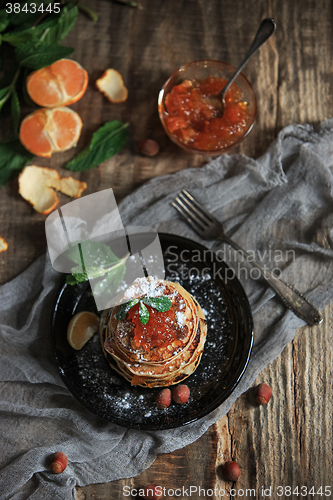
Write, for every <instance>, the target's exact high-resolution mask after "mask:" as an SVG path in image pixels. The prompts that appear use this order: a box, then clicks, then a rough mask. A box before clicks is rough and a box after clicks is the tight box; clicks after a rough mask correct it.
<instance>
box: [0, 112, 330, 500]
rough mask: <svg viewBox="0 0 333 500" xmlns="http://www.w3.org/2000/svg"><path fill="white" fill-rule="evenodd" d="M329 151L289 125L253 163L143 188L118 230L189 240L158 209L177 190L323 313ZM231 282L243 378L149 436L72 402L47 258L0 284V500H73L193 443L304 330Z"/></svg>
mask: <svg viewBox="0 0 333 500" xmlns="http://www.w3.org/2000/svg"><path fill="white" fill-rule="evenodd" d="M332 153H333V120H328V121H326V122H324V123H322V124H321V125H320V127H318V129H316V130H314V129H313V128H312V127H311V126H310V125H305V126H299V125H292V126H288V127H286V128H285V129H284V130H282V131H281V132H280V134H279V136H278V139H277V140H276V141H275V142H274V143H273V144H272V146H271V147H270V148H269V150H268V151H267V153H266V154H264V155H263V156H262V157H261V158H259V159H258V160H256V161H255V160H253V159H251V158H247V157H246V156H244V155H231V156H228V155H223V156H221V157H219V158H216V159H214V160H212V161H210V162H208V163H207V164H206V165H205V166H204V167H203V168H201V169H188V170H184V171H181V172H178V173H176V174H173V175H168V176H165V177H160V178H156V179H153V180H152V181H150V182H148V183H147V184H145V185H144V186H142V187H141V188H140V189H138V190H137V191H136V192H135V193H133V194H132V195H130V196H129V197H127V198H126V199H125V200H124V201H123V202H122V203H121V204H120V207H119V208H120V211H121V214H122V218H123V223H124V225H129V224H132V225H140V224H142V225H147V224H149V225H152V226H154V227H155V228H157V229H159V230H160V231H164V232H169V233H175V234H181V235H184V236H187V237H191V238H194V239H196V240H198V241H199V239H198V237H197V236H196V235H195V234H194V233H193V232H192V231H191V229H189V228H188V227H187V226H186V224H184V222H183V221H181V220H180V218H179V216H178V214H177V213H176V211H175V209H174V208H173V207H171V206H170V203H169V201H170V200H171V199H172V198H173V197H174V195H175V194H176V193H177V192H178V191H179V190H180V189H182V188H185V187H186V188H187V189H189V190H190V191H191V192H192V193H193V195H194V196H196V197H197V198H198V199H199V200H200V201H201V202H202V203H203V204H205V206H206V207H207V208H208V209H209V210H211V211H213V212H214V213H215V215H216V216H217V217H218V218H219V219H220V220H221V221H224V222H225V228H226V230H227V232H228V234H229V235H230V236H232V237H233V238H234V239H235V240H236V241H237V242H238V243H239V244H240V245H242V246H243V247H245V248H247V249H249V250H250V249H251V250H253V251H254V250H255V251H256V252H257V253H256V256H257V258H258V256H259V258H260V259H261V261H262V263H263V264H265V263H267V265H269V267H279V268H281V270H282V276H283V278H284V279H285V280H286V281H288V282H290V283H294V284H295V286H296V287H297V288H298V289H299V290H300V291H301V292H304V293H306V295H307V296H308V298H309V299H310V300H311V301H312V302H313V303H314V304H315V305H316V306H317V307H318V308H319V309H322V308H323V307H324V306H325V305H327V304H328V303H330V302H331V301H332V299H333V287H332V278H333V260H332V256H333V250H332V245H333V214H332V209H333V191H332V181H333V177H332V175H333V160H332V159H333V154H332ZM282 165H283V166H282ZM277 228H278V229H279V230H278V231H277ZM273 235H274V237H273ZM277 235H282V236H277ZM214 248H215V247H214ZM216 248H218V249H220V250H221V251H222V250H223V251H224V252H225V258H226V261H227V263H228V264H229V265H231V266H233V267H234V269H235V270H237V269H238V265H239V259H238V258H237V256H235V255H234V254H233V253H232V252H229V250H228V247H226V246H224V245H220V246H218V247H216ZM265 251H266V253H265ZM269 251H270V252H269ZM290 251H292V252H293V253H292V256H293V257H292V258H290ZM243 267H244V266H243ZM245 267H246V266H245ZM240 278H241V281H242V284H243V285H244V287H245V289H246V291H247V293H248V296H249V299H250V302H251V305H252V309H253V313H254V323H255V344H254V349H253V354H252V357H251V360H250V363H249V366H248V369H247V371H246V373H245V375H244V377H243V378H242V380H241V382H240V384H239V385H238V387H237V388H236V390H235V391H234V393H233V394H232V395H231V396H230V397H229V399H228V400H227V401H226V402H225V403H224V404H223V405H222V406H221V407H219V408H218V409H217V410H215V411H214V412H213V413H211V414H210V415H208V416H207V417H206V418H203V419H201V420H199V421H198V422H196V423H193V424H191V425H188V426H185V427H182V428H179V429H172V430H166V431H160V432H144V431H135V430H127V429H124V428H121V427H117V426H115V425H112V424H110V423H106V422H104V421H102V420H100V419H99V418H98V417H96V416H94V415H93V414H91V413H90V412H89V411H88V410H85V408H83V407H82V406H81V405H80V404H79V403H77V402H76V400H75V399H74V397H73V396H72V395H71V394H70V393H69V392H68V390H67V389H66V387H65V386H64V384H63V382H62V379H61V378H60V375H59V374H58V372H57V368H56V366H55V365H54V362H53V360H52V352H51V346H50V336H49V324H50V314H51V310H52V304H53V300H54V297H55V294H56V291H57V287H58V286H59V283H60V280H62V279H63V276H61V275H59V274H58V273H56V272H55V271H53V269H52V268H51V265H50V262H49V259H48V258H46V259H45V258H40V259H38V260H37V261H36V262H35V263H34V264H33V265H32V266H30V267H29V269H27V270H26V271H25V272H24V273H23V274H21V275H20V276H18V277H17V278H15V279H14V280H13V281H11V282H10V283H7V284H5V285H3V286H2V287H1V289H0V353H1V354H0V380H1V396H0V412H1V426H0V446H1V454H0V499H1V500H5V499H9V498H10V499H15V500H23V499H27V498H29V499H31V500H36V499H43V500H51V499H52V500H56V499H61V500H65V499H66V500H68V499H69V498H75V485H76V484H77V485H80V486H83V485H87V484H90V483H98V482H107V481H113V480H116V479H119V478H126V477H132V476H135V475H137V474H139V473H140V472H141V471H142V470H143V469H145V468H147V467H149V466H150V465H151V464H152V463H153V461H154V460H155V458H156V455H157V454H158V453H168V452H171V451H173V450H175V449H177V448H181V447H183V446H185V445H187V444H189V443H192V442H193V441H195V440H196V439H198V438H199V437H200V436H201V435H202V434H203V433H204V432H205V431H206V430H207V429H208V427H209V426H210V425H211V424H213V423H214V422H216V421H217V420H218V419H219V418H221V417H222V416H223V415H224V414H225V413H226V412H228V410H229V409H230V407H231V405H232V404H233V402H234V401H235V400H236V399H237V397H238V396H239V395H240V394H242V393H243V392H244V391H246V390H247V389H248V387H249V386H250V385H251V384H252V383H253V381H254V379H255V378H256V376H257V375H258V374H259V372H260V371H261V370H262V369H263V368H264V367H265V366H266V365H267V364H268V363H269V362H270V361H272V360H273V359H274V358H275V357H276V356H278V355H279V354H280V353H281V351H282V350H283V348H284V346H285V345H286V344H287V343H288V342H290V341H291V340H292V339H293V337H294V335H295V332H296V330H297V328H299V327H300V326H302V325H303V324H304V322H303V321H302V320H300V319H299V318H297V317H296V316H295V315H294V314H292V313H291V312H290V311H288V310H287V309H286V308H285V307H284V306H283V305H282V304H281V303H280V302H279V301H278V300H277V299H276V298H275V297H274V292H273V291H272V290H271V289H268V288H266V287H265V286H263V284H262V282H261V281H258V280H255V279H251V278H248V279H245V278H246V277H245V270H244V269H243V270H242V272H241V275H240ZM57 450H61V451H63V452H65V453H66V454H67V456H68V458H69V465H68V467H67V469H66V471H65V472H64V473H63V474H61V475H58V476H57V475H53V474H51V473H50V472H48V470H47V461H48V459H49V456H50V455H51V454H52V453H53V452H55V451H57Z"/></svg>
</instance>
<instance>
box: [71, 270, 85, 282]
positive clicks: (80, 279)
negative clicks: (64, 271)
mask: <svg viewBox="0 0 333 500" xmlns="http://www.w3.org/2000/svg"><path fill="white" fill-rule="evenodd" d="M73 278H75V283H82V282H83V281H88V275H87V273H85V272H83V273H73Z"/></svg>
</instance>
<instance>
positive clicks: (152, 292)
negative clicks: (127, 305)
mask: <svg viewBox="0 0 333 500" xmlns="http://www.w3.org/2000/svg"><path fill="white" fill-rule="evenodd" d="M164 291H165V286H164V285H163V282H162V281H161V280H158V279H155V278H152V277H151V276H148V277H147V278H137V279H136V280H135V281H133V283H132V285H131V286H130V287H128V288H127V290H126V291H125V293H124V296H123V301H124V302H126V301H129V300H131V299H138V298H139V297H150V298H151V297H160V296H161V295H163V292H164Z"/></svg>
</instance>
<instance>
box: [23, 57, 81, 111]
mask: <svg viewBox="0 0 333 500" xmlns="http://www.w3.org/2000/svg"><path fill="white" fill-rule="evenodd" d="M26 85H27V92H28V94H29V97H30V99H32V100H33V101H34V102H35V103H36V104H39V106H43V107H46V108H48V107H55V106H67V105H69V104H73V103H74V102H76V101H78V100H79V99H81V97H82V96H83V94H84V93H85V91H86V89H87V85H88V73H87V71H86V70H85V69H83V68H82V66H81V65H80V64H79V63H77V62H76V61H72V60H71V59H60V60H59V61H56V62H55V63H53V64H51V65H50V66H46V67H45V68H42V69H38V70H37V71H33V72H32V73H31V74H30V75H29V76H28V77H27V82H26Z"/></svg>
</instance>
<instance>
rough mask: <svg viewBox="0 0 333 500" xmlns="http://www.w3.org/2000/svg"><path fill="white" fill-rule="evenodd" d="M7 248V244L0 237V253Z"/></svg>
mask: <svg viewBox="0 0 333 500" xmlns="http://www.w3.org/2000/svg"><path fill="white" fill-rule="evenodd" d="M7 248H8V243H7V241H5V240H4V239H3V238H1V236H0V253H1V252H5V251H6V250H7Z"/></svg>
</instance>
